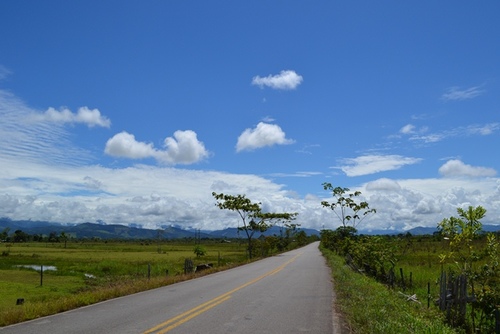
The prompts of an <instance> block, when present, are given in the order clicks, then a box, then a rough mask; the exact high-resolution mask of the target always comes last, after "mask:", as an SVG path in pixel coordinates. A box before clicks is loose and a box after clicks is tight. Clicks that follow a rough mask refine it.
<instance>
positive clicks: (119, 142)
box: [104, 131, 156, 159]
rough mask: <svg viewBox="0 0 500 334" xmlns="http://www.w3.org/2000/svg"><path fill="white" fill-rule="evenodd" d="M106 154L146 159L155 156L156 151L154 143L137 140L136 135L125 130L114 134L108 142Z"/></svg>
mask: <svg viewBox="0 0 500 334" xmlns="http://www.w3.org/2000/svg"><path fill="white" fill-rule="evenodd" d="M104 152H105V153H106V154H109V155H111V156H113V157H119V158H129V159H144V158H150V157H153V156H154V155H155V153H156V151H155V149H154V147H153V144H151V143H150V144H146V143H143V142H139V141H137V140H135V136H134V135H132V134H130V133H128V132H126V131H123V132H120V133H118V134H116V135H114V136H113V137H112V138H111V139H109V140H108V141H107V142H106V147H105V149H104Z"/></svg>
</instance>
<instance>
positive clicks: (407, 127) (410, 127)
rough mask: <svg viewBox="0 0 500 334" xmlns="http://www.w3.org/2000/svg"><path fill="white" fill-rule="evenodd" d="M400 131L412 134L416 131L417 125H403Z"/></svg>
mask: <svg viewBox="0 0 500 334" xmlns="http://www.w3.org/2000/svg"><path fill="white" fill-rule="evenodd" d="M399 132H400V133H402V134H405V135H406V134H411V133H414V132H415V126H414V125H412V124H407V125H405V126H403V127H402V128H401V130H399Z"/></svg>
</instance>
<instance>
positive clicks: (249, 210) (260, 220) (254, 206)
mask: <svg viewBox="0 0 500 334" xmlns="http://www.w3.org/2000/svg"><path fill="white" fill-rule="evenodd" d="M212 196H213V197H214V198H215V200H216V201H217V202H216V204H215V205H216V206H217V207H218V208H219V209H221V210H230V211H236V212H237V213H238V215H239V216H240V218H241V222H242V225H241V226H238V229H239V230H241V231H244V232H245V235H246V237H247V241H248V248H247V250H248V257H249V258H252V257H253V256H254V255H255V251H254V249H253V244H254V243H253V241H252V238H253V235H254V234H255V232H261V233H262V232H265V231H267V229H269V227H271V226H272V225H273V224H276V223H288V222H289V221H291V220H294V219H295V217H296V216H297V213H287V212H284V213H268V212H262V209H261V207H260V203H253V202H252V201H251V200H250V199H248V198H246V196H245V195H236V196H234V195H227V194H223V193H220V194H217V193H215V192H213V193H212Z"/></svg>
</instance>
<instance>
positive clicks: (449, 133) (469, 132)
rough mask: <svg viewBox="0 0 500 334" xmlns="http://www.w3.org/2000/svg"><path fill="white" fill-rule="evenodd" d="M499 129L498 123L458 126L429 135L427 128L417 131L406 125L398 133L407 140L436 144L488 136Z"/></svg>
mask: <svg viewBox="0 0 500 334" xmlns="http://www.w3.org/2000/svg"><path fill="white" fill-rule="evenodd" d="M499 129H500V123H487V124H483V125H478V124H472V125H468V126H459V127H456V128H453V129H448V130H443V131H441V132H434V133H429V134H427V132H428V130H429V129H428V128H427V127H422V128H420V129H417V128H415V127H413V126H412V125H410V124H409V125H406V126H404V127H403V128H401V130H399V133H402V134H405V135H409V138H408V139H409V140H411V141H414V142H423V143H436V142H440V141H442V140H445V139H448V138H454V137H465V136H475V135H480V136H488V135H491V134H493V133H494V132H495V131H498V130H499Z"/></svg>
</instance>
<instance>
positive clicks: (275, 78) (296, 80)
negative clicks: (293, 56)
mask: <svg viewBox="0 0 500 334" xmlns="http://www.w3.org/2000/svg"><path fill="white" fill-rule="evenodd" d="M302 80H303V78H302V76H301V75H298V74H297V73H295V71H290V70H287V71H281V72H280V73H279V74H276V75H268V76H267V77H261V76H258V75H257V76H255V77H253V79H252V85H255V86H259V87H260V88H264V87H269V88H273V89H283V90H291V89H295V88H297V87H298V86H299V85H300V84H301V83H302Z"/></svg>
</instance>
